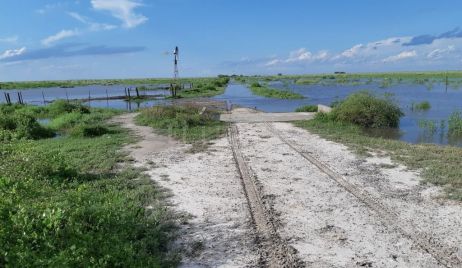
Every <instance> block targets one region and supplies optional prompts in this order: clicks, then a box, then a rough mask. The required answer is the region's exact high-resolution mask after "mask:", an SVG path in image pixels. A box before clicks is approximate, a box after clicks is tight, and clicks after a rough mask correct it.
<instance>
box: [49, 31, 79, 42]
mask: <svg viewBox="0 0 462 268" xmlns="http://www.w3.org/2000/svg"><path fill="white" fill-rule="evenodd" d="M79 34H80V33H79V31H78V30H62V31H60V32H58V33H56V34H54V35H52V36H49V37H47V38H45V39H43V40H42V44H43V45H45V46H49V45H52V44H53V43H55V42H58V41H60V40H62V39H65V38H69V37H73V36H77V35H79Z"/></svg>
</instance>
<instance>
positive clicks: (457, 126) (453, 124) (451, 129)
mask: <svg viewBox="0 0 462 268" xmlns="http://www.w3.org/2000/svg"><path fill="white" fill-rule="evenodd" d="M448 133H449V135H450V136H459V137H462V113H461V112H459V111H455V112H453V113H452V114H451V115H450V116H449V120H448Z"/></svg>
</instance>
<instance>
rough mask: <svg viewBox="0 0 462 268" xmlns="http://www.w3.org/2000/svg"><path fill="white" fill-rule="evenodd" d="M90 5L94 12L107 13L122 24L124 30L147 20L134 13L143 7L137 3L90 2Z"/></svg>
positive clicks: (131, 0)
mask: <svg viewBox="0 0 462 268" xmlns="http://www.w3.org/2000/svg"><path fill="white" fill-rule="evenodd" d="M91 4H92V6H93V8H94V9H96V10H103V11H109V12H110V13H111V14H112V16H114V17H115V18H117V19H119V20H121V21H122V22H123V27H124V28H134V27H136V26H138V25H141V24H143V23H145V22H146V21H147V20H148V18H146V17H145V16H144V15H141V14H137V13H135V9H136V8H138V7H140V6H142V5H143V4H141V3H140V2H139V1H135V0H91Z"/></svg>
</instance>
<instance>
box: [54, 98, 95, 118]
mask: <svg viewBox="0 0 462 268" xmlns="http://www.w3.org/2000/svg"><path fill="white" fill-rule="evenodd" d="M46 108H47V110H48V113H49V116H50V117H55V116H59V115H61V114H64V113H71V112H74V113H81V114H89V113H90V109H89V108H88V107H86V106H84V105H82V104H80V103H72V102H68V101H65V100H57V101H54V102H52V103H51V104H50V105H48V106H47V107H46Z"/></svg>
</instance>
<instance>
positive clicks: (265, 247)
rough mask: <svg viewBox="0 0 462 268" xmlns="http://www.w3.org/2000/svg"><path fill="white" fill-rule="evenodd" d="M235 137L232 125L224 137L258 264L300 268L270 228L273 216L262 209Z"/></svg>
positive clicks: (293, 252) (292, 252)
mask: <svg viewBox="0 0 462 268" xmlns="http://www.w3.org/2000/svg"><path fill="white" fill-rule="evenodd" d="M238 135H239V132H238V129H237V126H236V125H235V124H232V125H231V126H230V127H229V128H228V137H229V139H230V144H231V148H232V151H233V156H234V159H235V162H236V166H237V168H238V170H239V174H240V177H241V182H242V185H243V188H244V192H245V196H246V199H247V204H248V206H249V209H250V214H251V216H252V221H253V223H254V225H255V229H256V231H257V236H258V239H257V243H258V245H259V247H260V252H259V253H260V265H261V266H263V267H304V264H303V262H302V261H301V260H299V259H298V257H297V256H296V250H295V249H294V248H292V247H290V246H289V245H288V243H286V242H285V241H284V240H283V239H281V237H280V236H279V235H278V233H277V230H276V227H275V225H274V218H275V215H274V213H273V212H272V211H271V209H268V208H267V207H266V206H265V202H264V200H263V199H262V195H261V190H262V189H261V186H260V185H259V183H258V180H257V178H256V176H255V174H254V173H253V171H252V170H251V168H250V167H249V166H248V165H247V163H246V161H245V160H244V156H243V154H242V151H241V146H240V143H239V139H238Z"/></svg>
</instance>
